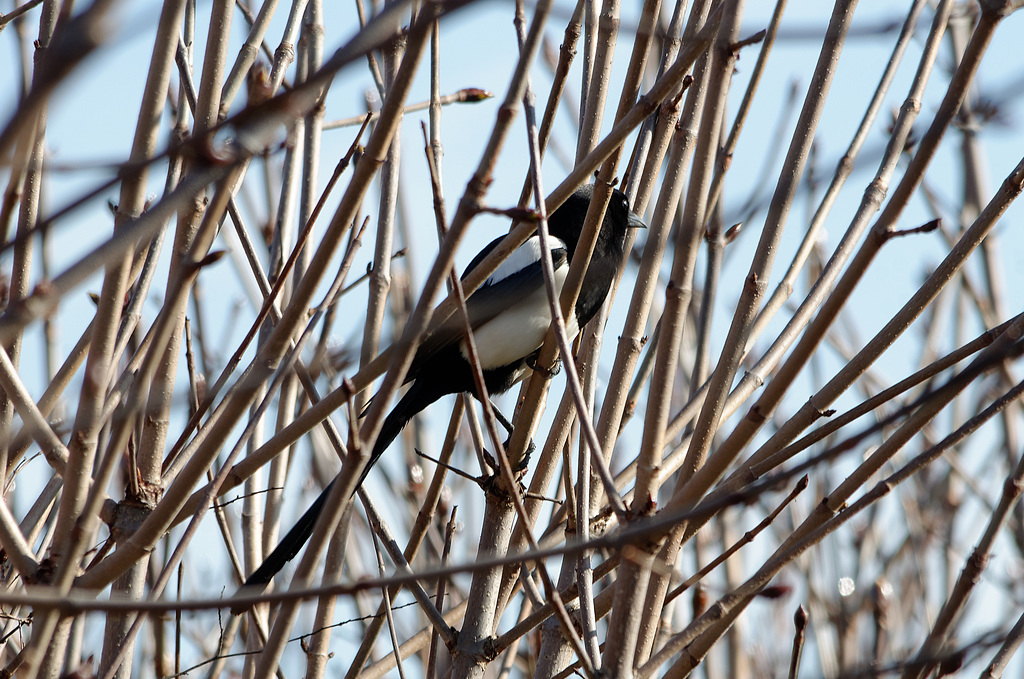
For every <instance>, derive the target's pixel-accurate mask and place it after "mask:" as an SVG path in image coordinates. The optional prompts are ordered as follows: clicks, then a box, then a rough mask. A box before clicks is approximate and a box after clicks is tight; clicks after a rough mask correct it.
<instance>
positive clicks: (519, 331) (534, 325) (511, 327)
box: [243, 184, 646, 591]
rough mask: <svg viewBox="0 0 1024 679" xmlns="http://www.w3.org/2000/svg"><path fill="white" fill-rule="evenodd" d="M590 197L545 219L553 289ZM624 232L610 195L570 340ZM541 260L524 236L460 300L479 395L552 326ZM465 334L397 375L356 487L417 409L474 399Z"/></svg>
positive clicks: (311, 517) (431, 345)
mask: <svg viewBox="0 0 1024 679" xmlns="http://www.w3.org/2000/svg"><path fill="white" fill-rule="evenodd" d="M593 191H594V187H593V185H592V184H586V185H584V186H581V187H580V188H578V189H577V190H576V191H575V192H574V193H573V194H572V195H571V196H570V197H569V198H568V199H567V200H566V201H565V203H563V204H562V205H561V206H559V208H558V209H557V210H555V211H554V212H553V213H552V214H551V215H550V216H549V217H548V232H549V234H550V237H549V238H548V245H549V247H550V248H551V259H552V262H553V263H554V272H555V284H556V285H557V286H558V289H559V291H561V288H562V284H563V283H564V281H565V277H566V274H567V273H568V271H569V263H570V262H571V261H572V257H573V254H574V253H575V252H576V245H577V243H578V242H579V239H580V234H581V232H582V230H583V221H584V219H585V218H586V215H587V208H588V207H589V206H590V198H591V196H592V195H593ZM631 228H646V224H645V223H644V221H643V220H642V219H641V218H640V217H638V216H636V215H635V214H633V213H632V212H631V211H630V209H629V203H628V200H627V198H626V195H625V194H624V193H622V192H621V191H619V190H618V189H615V190H614V191H613V194H612V197H611V200H610V202H609V203H608V209H607V210H606V212H605V216H604V222H603V223H602V224H601V231H600V233H599V234H598V236H597V242H596V243H595V245H594V252H593V254H592V255H591V258H590V264H589V266H588V267H587V273H586V275H585V276H584V278H583V286H582V287H581V289H580V294H579V297H578V299H577V300H576V306H575V308H574V313H572V314H570V315H569V318H567V319H566V326H567V327H566V330H567V331H568V334H569V337H570V340H571V339H573V338H574V337H576V335H577V334H579V331H580V329H581V328H582V327H583V326H585V325H586V324H587V322H588V321H590V319H592V318H593V317H594V316H595V315H596V314H597V312H598V311H599V310H600V308H601V305H603V304H604V300H605V297H607V296H608V291H609V289H610V288H611V283H612V280H613V279H614V278H615V274H616V271H617V269H618V267H619V265H620V264H621V263H622V262H623V261H624V259H625V251H626V234H627V232H628V230H629V229H631ZM503 239H504V236H502V237H500V238H497V239H495V240H493V241H491V243H490V244H488V245H487V246H486V247H485V248H484V249H483V250H481V251H480V253H479V254H478V255H477V256H476V257H474V258H473V261H472V262H470V264H469V266H468V267H467V268H466V271H465V273H463V275H462V277H463V279H464V278H465V277H466V276H467V275H468V274H469V273H470V272H471V271H473V269H474V268H476V267H477V266H478V265H479V264H480V262H482V261H483V260H484V258H485V257H486V256H487V255H488V254H489V253H490V252H491V251H492V250H494V248H496V247H498V245H499V244H500V243H501V241H502V240H503ZM540 257H541V244H540V237H539V236H537V235H534V236H531V237H530V238H529V239H527V240H526V242H525V243H523V244H522V245H521V246H519V248H518V249H516V250H515V251H513V252H512V254H511V255H509V256H508V257H507V258H506V259H505V261H504V262H502V263H501V265H500V266H498V268H497V269H496V270H495V272H494V273H493V274H491V276H490V277H489V278H488V279H487V280H486V281H485V282H484V283H483V285H481V286H480V288H479V289H477V291H476V292H474V293H473V294H472V295H471V296H470V297H469V299H467V300H466V311H467V312H468V315H469V321H470V327H472V328H473V336H474V339H475V342H476V348H477V354H478V356H479V359H480V367H481V368H482V369H483V376H484V384H485V385H486V387H487V391H488V393H491V394H501V393H504V392H506V391H508V390H509V389H510V388H511V387H512V385H514V384H515V383H516V382H518V381H519V380H520V379H522V377H523V376H524V375H525V374H526V372H527V370H528V368H529V366H531V365H533V364H534V361H535V359H536V358H537V355H538V354H539V352H540V347H541V344H543V342H544V337H545V335H546V334H547V331H548V328H549V327H550V325H551V309H550V306H549V305H548V299H547V294H546V291H545V290H544V277H543V274H542V273H541V263H540ZM464 328H465V323H464V321H463V320H462V319H461V318H459V317H457V316H452V317H451V318H449V319H448V321H446V322H445V323H444V324H442V325H441V326H440V327H439V328H438V329H437V330H435V331H434V332H433V333H432V334H431V335H430V336H429V337H427V338H426V339H425V340H424V341H423V343H422V344H421V345H420V346H419V348H418V349H417V351H416V355H415V357H414V358H413V361H412V364H411V365H410V367H409V372H408V374H407V375H406V378H405V382H406V384H408V383H410V382H411V383H412V384H411V385H410V386H409V389H408V391H406V392H405V395H404V396H402V398H401V399H399V401H398V403H397V404H396V405H395V407H394V409H393V410H392V411H391V412H390V413H389V414H388V416H387V417H386V418H384V422H383V424H382V425H381V430H380V434H378V436H377V441H376V443H374V445H373V451H372V452H371V455H370V460H369V462H368V463H367V464H366V467H365V468H364V469H363V472H362V476H360V478H359V482H358V483H357V484H356V488H358V487H359V486H360V485H362V482H363V479H365V478H366V475H367V473H368V472H369V470H370V468H371V467H372V466H373V465H374V464H375V463H376V462H377V460H378V459H379V458H380V456H381V455H382V454H383V453H384V451H385V450H386V449H387V448H388V446H390V445H391V442H392V441H394V440H395V438H396V437H397V436H398V434H399V433H401V431H402V428H403V427H405V425H406V423H408V422H409V420H411V419H412V418H413V417H414V416H415V415H416V414H417V413H419V412H420V411H421V410H423V409H424V408H426V407H427V406H429V405H430V404H432V403H433V402H434V401H436V400H438V399H439V398H441V397H442V396H446V395H448V394H457V393H462V392H469V393H472V394H474V395H476V396H479V394H476V386H475V383H474V380H473V372H472V368H471V367H470V364H469V361H468V359H467V354H468V352H467V349H466V345H465V340H464V338H465V334H464ZM333 484H334V482H333V481H332V482H331V483H330V484H328V486H327V487H326V488H324V490H323V492H322V493H320V496H319V497H317V499H316V500H315V501H314V502H313V504H312V505H310V507H309V509H307V510H306V513H305V514H303V515H302V517H301V518H300V519H299V520H298V522H297V523H296V524H295V526H294V527H293V528H292V529H291V530H290V531H289V532H288V534H287V535H285V536H284V538H283V539H282V540H281V542H280V544H279V545H278V546H277V547H276V548H275V549H274V551H273V552H271V553H270V555H269V556H268V557H267V558H266V560H265V561H264V562H263V563H262V564H261V565H260V567H259V568H257V569H256V570H255V571H253V573H252V575H250V576H249V578H248V579H247V580H246V581H245V584H244V585H243V588H251V587H259V588H260V589H262V588H263V587H265V586H266V585H267V584H268V583H269V582H270V580H271V578H273V577H274V575H276V574H277V573H278V571H280V570H281V569H282V568H283V567H284V565H285V563H287V562H288V561H291V560H292V558H294V556H295V555H296V554H298V553H299V550H300V549H301V548H302V546H303V545H304V544H305V543H306V541H307V540H308V539H309V536H310V535H312V533H313V525H314V524H315V523H316V519H317V517H318V516H319V515H320V512H321V510H322V509H323V506H324V502H325V501H326V499H327V495H328V494H329V493H330V489H331V486H332V485H333ZM250 591H251V590H250Z"/></svg>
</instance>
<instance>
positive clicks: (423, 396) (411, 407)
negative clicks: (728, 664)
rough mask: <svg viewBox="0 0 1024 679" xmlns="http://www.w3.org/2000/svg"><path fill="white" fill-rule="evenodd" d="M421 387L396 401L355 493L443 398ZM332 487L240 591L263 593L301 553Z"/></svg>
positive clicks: (312, 505) (320, 496)
mask: <svg viewBox="0 0 1024 679" xmlns="http://www.w3.org/2000/svg"><path fill="white" fill-rule="evenodd" d="M422 383H423V380H417V381H416V382H413V384H412V387H410V388H409V390H408V391H407V392H406V393H405V395H404V396H403V397H402V398H401V399H400V400H399V401H398V403H397V404H396V405H395V407H394V409H393V410H392V411H391V412H390V413H389V414H388V416H387V417H386V418H384V423H383V424H382V425H381V429H380V434H378V435H377V441H376V443H374V445H373V452H372V453H371V454H370V460H369V461H368V462H367V463H366V466H365V467H364V468H363V472H362V474H361V475H360V477H359V482H358V483H357V484H356V489H358V488H359V487H360V486H361V485H363V481H364V480H365V479H366V475H367V474H369V473H370V469H372V468H373V465H374V464H376V462H377V460H379V459H380V456H381V455H383V454H384V451H385V450H387V449H388V446H390V445H391V442H392V441H394V440H395V439H396V438H397V437H398V435H399V434H400V433H401V432H402V429H403V428H404V427H405V425H406V424H407V423H408V422H409V420H411V419H412V418H413V417H414V416H415V415H416V414H417V413H418V412H420V411H421V410H423V409H424V408H426V407H427V406H428V405H430V404H431V403H433V402H434V401H436V400H437V399H439V398H440V397H441V396H443V394H440V393H435V391H434V390H431V389H429V387H428V388H425V387H424V386H423V384H422ZM333 485H334V481H331V482H330V483H329V484H327V487H326V488H324V489H323V491H322V492H321V493H320V495H319V496H317V498H316V500H314V501H313V504H311V505H310V506H309V509H307V510H306V512H305V513H304V514H303V515H302V517H301V518H300V519H299V520H298V521H297V522H296V523H295V525H294V526H292V529H291V530H290V531H288V533H287V534H286V535H285V536H284V537H283V538H282V539H281V541H280V543H278V545H277V547H275V548H274V551H272V552H271V553H270V554H269V556H267V558H266V559H264V561H263V563H262V564H260V566H259V568H257V569H256V570H255V571H253V573H252V575H250V576H249V577H248V578H247V579H246V581H245V584H243V585H242V587H243V588H253V589H252V590H251V591H263V589H264V588H265V587H266V586H267V584H269V583H270V581H271V580H272V579H273V577H274V576H275V575H277V574H278V572H280V570H281V569H282V568H284V565H285V564H286V563H288V562H289V561H291V560H292V559H293V558H295V555H296V554H298V553H299V550H301V549H302V546H303V545H304V544H306V542H307V541H308V540H309V537H310V536H311V535H312V534H313V527H314V526H315V525H316V520H317V518H319V516H320V512H322V511H323V508H324V504H325V503H326V502H327V495H328V494H329V493H330V492H331V487H332V486H333ZM232 612H233V613H240V612H241V611H240V610H232Z"/></svg>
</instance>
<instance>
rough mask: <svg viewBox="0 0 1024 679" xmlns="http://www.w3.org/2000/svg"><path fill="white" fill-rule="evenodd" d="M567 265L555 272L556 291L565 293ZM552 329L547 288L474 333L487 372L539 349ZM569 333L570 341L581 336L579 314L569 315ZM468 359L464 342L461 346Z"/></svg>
mask: <svg viewBox="0 0 1024 679" xmlns="http://www.w3.org/2000/svg"><path fill="white" fill-rule="evenodd" d="M568 271H569V268H568V267H567V266H562V267H559V268H558V269H555V289H556V290H557V291H558V293H561V291H562V285H563V283H564V282H565V276H566V274H567V273H568ZM550 326H551V307H550V306H549V305H548V300H547V292H546V291H545V290H544V288H540V289H538V290H536V291H535V292H534V293H533V294H531V295H529V296H527V297H525V298H523V299H521V300H519V301H517V302H516V303H515V304H513V305H512V306H511V307H509V308H508V309H507V310H506V311H503V312H502V313H501V314H500V315H499V316H498V317H496V318H494V319H492V320H490V321H488V322H487V323H484V324H483V325H482V326H480V327H479V328H477V329H476V331H474V333H473V338H474V340H475V342H476V350H477V353H478V354H479V355H480V365H481V367H483V368H484V369H485V370H487V369H491V368H500V367H501V366H503V365H508V364H510V363H514V362H515V361H518V360H520V359H522V358H525V357H526V356H529V355H530V354H532V353H533V352H534V351H536V350H537V349H539V348H540V345H541V344H543V343H544V337H545V336H546V334H547V331H548V328H549V327H550ZM566 330H567V331H568V334H569V339H570V341H571V340H572V339H574V338H575V337H576V335H577V334H579V326H578V325H577V322H576V314H574V313H571V314H569V318H567V319H566ZM460 349H461V351H462V355H463V357H466V358H467V360H468V356H467V352H466V346H465V342H463V343H462V345H461V346H460Z"/></svg>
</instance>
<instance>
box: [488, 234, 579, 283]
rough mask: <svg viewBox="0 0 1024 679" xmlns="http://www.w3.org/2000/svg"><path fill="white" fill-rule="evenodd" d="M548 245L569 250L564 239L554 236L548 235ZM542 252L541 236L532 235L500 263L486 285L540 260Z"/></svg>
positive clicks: (553, 248)
mask: <svg viewBox="0 0 1024 679" xmlns="http://www.w3.org/2000/svg"><path fill="white" fill-rule="evenodd" d="M548 245H550V246H551V249H552V251H554V250H557V249H558V248H562V249H563V250H567V248H566V247H565V243H563V242H562V239H560V238H555V237H554V236H548ZM540 253H541V250H540V236H530V237H529V238H528V239H526V242H525V243H523V244H522V245H520V246H519V247H518V248H516V249H515V250H514V251H513V252H512V254H511V255H509V256H508V258H507V259H506V260H505V261H504V262H502V263H501V264H500V265H498V268H497V269H495V270H494V273H492V274H491V275H490V277H489V278H488V279H487V280H486V281H485V282H484V285H494V284H495V283H497V282H498V281H501V280H504V279H506V278H508V277H509V276H511V275H512V274H515V273H518V272H520V271H522V270H523V269H525V268H526V267H528V266H530V265H531V264H535V263H537V262H539V261H540Z"/></svg>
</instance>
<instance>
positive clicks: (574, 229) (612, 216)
mask: <svg viewBox="0 0 1024 679" xmlns="http://www.w3.org/2000/svg"><path fill="white" fill-rule="evenodd" d="M593 194H594V185H593V184H584V185H583V186H581V187H579V188H578V189H576V191H574V192H573V194H572V195H571V196H569V197H568V198H567V199H566V201H565V202H564V203H562V204H561V205H560V206H559V208H558V209H557V210H555V211H554V212H553V213H552V214H551V215H550V216H549V217H548V228H549V229H550V232H551V235H552V236H555V237H557V238H560V239H561V240H562V241H563V242H564V243H565V244H566V247H567V248H568V249H569V259H572V255H573V253H574V252H575V251H576V244H577V243H578V242H579V239H580V234H581V233H582V232H583V222H584V220H585V219H586V217H587V209H588V208H589V207H590V198H591V196H593ZM636 228H642V229H645V228H647V224H646V223H645V222H644V220H643V219H642V218H640V217H638V216H637V215H635V214H633V212H632V211H631V210H630V209H629V199H628V198H626V194H624V193H623V192H622V191H619V190H618V189H614V190H613V191H612V196H611V199H610V200H609V202H608V209H607V210H606V211H605V214H604V223H603V224H602V225H601V234H600V235H599V236H598V243H599V244H600V243H605V244H607V246H606V247H610V248H614V249H617V250H620V251H621V250H622V249H623V248H624V247H625V243H626V233H627V232H628V231H629V230H630V229H636Z"/></svg>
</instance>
